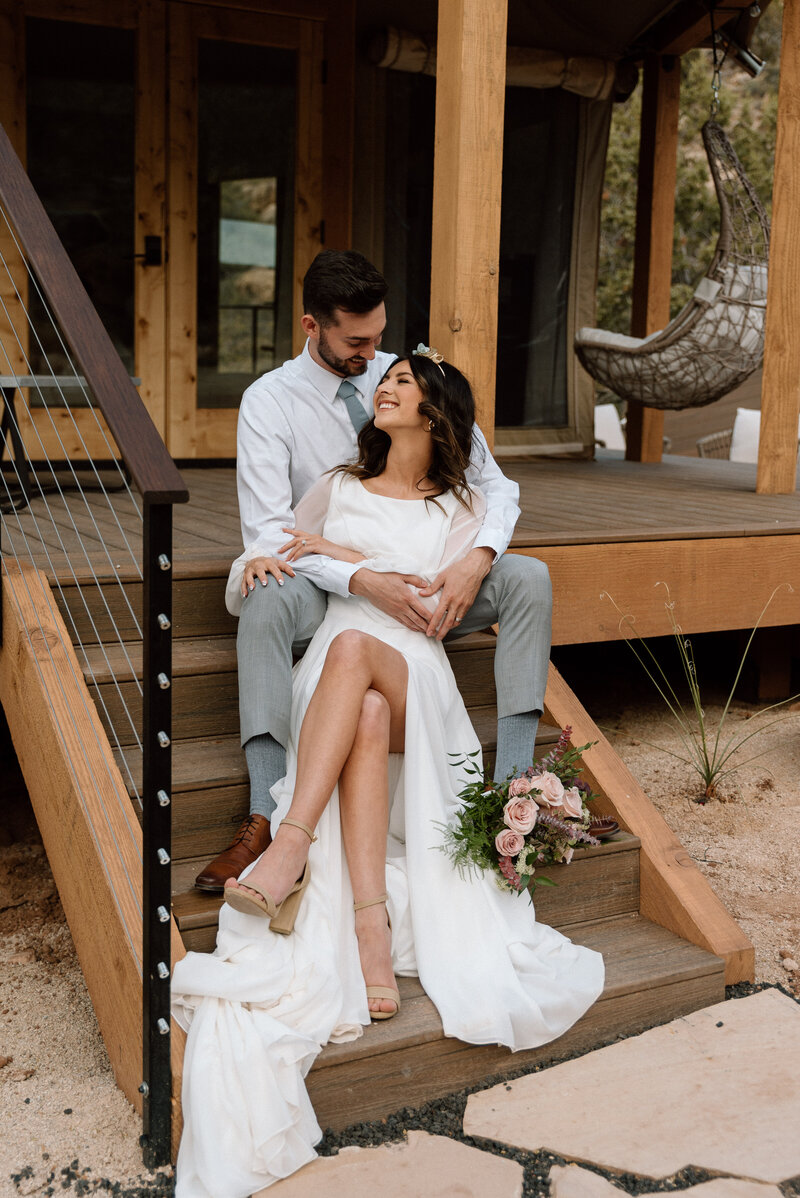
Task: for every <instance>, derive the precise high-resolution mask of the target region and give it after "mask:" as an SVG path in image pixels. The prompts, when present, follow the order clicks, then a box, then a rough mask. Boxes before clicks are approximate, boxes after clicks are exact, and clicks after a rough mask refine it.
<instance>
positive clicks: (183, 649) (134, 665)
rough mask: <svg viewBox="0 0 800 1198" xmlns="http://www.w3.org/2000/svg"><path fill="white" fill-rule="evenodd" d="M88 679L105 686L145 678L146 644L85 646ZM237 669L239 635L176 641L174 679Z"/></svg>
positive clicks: (82, 657)
mask: <svg viewBox="0 0 800 1198" xmlns="http://www.w3.org/2000/svg"><path fill="white" fill-rule="evenodd" d="M75 652H76V654H77V657H78V661H79V662H80V665H81V669H82V670H83V672H84V674H85V675H87V680H89V679H91V681H92V682H95V683H97V685H98V686H101V685H102V684H103V683H106V682H113V680H114V678H117V679H118V680H120V681H126V680H127V679H129V678H132V677H134V676H135V677H136V678H138V679H140V680H141V677H142V642H141V641H125V642H123V643H121V644H120V642H117V643H116V644H113V643H104V644H102V645H98V644H94V645H85V646H83V647H76V650H75ZM235 670H236V637H235V636H201V637H176V638H175V640H173V642H172V673H173V676H174V677H178V676H181V675H192V674H221V673H226V672H233V671H235Z"/></svg>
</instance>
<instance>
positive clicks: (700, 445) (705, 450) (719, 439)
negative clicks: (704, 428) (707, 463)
mask: <svg viewBox="0 0 800 1198" xmlns="http://www.w3.org/2000/svg"><path fill="white" fill-rule="evenodd" d="M732 438H733V429H732V428H724V429H722V431H721V432H719V433H706V435H705V437H700V439H699V440H698V441H697V442H696V445H697V456H698V457H701V458H729V457H730V456H731V440H732Z"/></svg>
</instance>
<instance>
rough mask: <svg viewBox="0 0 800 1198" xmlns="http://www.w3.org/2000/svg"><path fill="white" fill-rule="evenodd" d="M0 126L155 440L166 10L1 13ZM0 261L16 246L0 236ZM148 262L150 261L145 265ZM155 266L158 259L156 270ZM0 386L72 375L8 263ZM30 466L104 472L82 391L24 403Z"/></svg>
mask: <svg viewBox="0 0 800 1198" xmlns="http://www.w3.org/2000/svg"><path fill="white" fill-rule="evenodd" d="M0 18H2V20H3V26H4V30H3V31H4V34H5V35H7V36H4V37H3V38H0V42H2V43H3V44H4V46H5V49H6V50H7V51H8V56H7V57H6V55H4V54H3V51H2V50H0V120H2V122H3V125H4V126H5V128H6V129H7V131H8V132H9V133H10V135H11V138H12V141H13V143H14V145H15V148H16V150H17V153H18V154H19V155H20V157H21V158H22V159H23V161H24V162H26V165H27V169H28V172H29V174H30V176H31V179H32V181H33V183H34V186H35V187H36V188H37V190H38V191H39V194H40V198H41V199H42V200H43V203H44V205H45V208H46V210H47V211H48V214H49V215H50V218H51V220H53V223H54V224H55V226H56V229H57V231H58V232H59V235H60V236H61V238H62V241H64V243H65V245H66V247H67V251H68V253H70V256H71V257H72V258H73V261H74V263H75V265H76V267H77V269H78V273H79V274H80V276H81V278H82V281H83V282H84V285H85V286H86V288H87V290H88V291H89V293H90V295H91V297H92V300H93V302H94V303H95V306H96V307H97V309H98V311H99V312H100V315H101V319H103V322H104V324H105V326H106V328H107V330H108V331H109V333H110V335H111V337H112V340H113V341H114V343H115V345H116V347H117V349H118V351H119V353H120V356H121V357H122V359H123V361H124V362H125V364H126V366H127V367H128V369H129V371H130V373H131V375H132V376H134V377H136V376H140V377H141V378H142V384H141V387H140V393H141V395H142V398H143V399H144V401H145V404H146V405H147V407H148V409H149V411H150V414H151V416H152V417H153V420H154V422H155V424H156V426H157V428H158V429H159V431H160V432H161V433H162V435H163V434H164V432H165V429H166V423H165V412H166V408H165V387H164V382H165V348H166V340H165V330H166V322H165V300H164V297H165V273H164V269H163V265H162V264H154V265H145V257H144V251H145V245H146V242H145V238H149V239H151V240H150V241H149V242H148V243H147V244H148V245H150V247H151V250H152V249H153V247H159V248H161V247H163V244H164V232H165V217H166V208H165V202H164V196H165V158H164V149H165V147H164V135H163V122H164V95H165V86H166V75H165V67H166V61H165V47H166V41H165V38H166V33H165V10H164V4H163V0H80V2H76V3H73V4H71V5H64V4H63V3H62V2H61V0H24V3H22V4H19V3H18V2H15V0H0ZM0 240H2V242H3V245H2V249H3V250H4V251H5V250H6V249H7V248H8V247H9V245H10V246H11V250H12V252H11V257H12V259H13V258H14V257H15V255H14V253H13V241H12V240H11V235H10V231H9V230H8V229H7V228H6V227H4V228H3V229H2V230H1V231H0ZM153 257H154V255H153V254H152V253H151V258H153ZM161 262H162V263H163V255H162V256H161ZM15 276H16V277H15V279H14V282H13V284H12V283H11V282H9V284H8V288H7V290H9V289H10V290H11V291H12V294H11V303H10V305H8V306H7V307H6V308H5V309H4V321H3V328H2V329H0V333H2V342H3V346H4V347H8V346H13V352H12V353H11V355H9V354H8V352H7V351H6V355H5V356H6V357H7V358H8V361H4V362H3V363H2V369H0V373H9V372H13V373H14V374H17V375H20V374H22V375H31V374H33V375H35V376H38V377H42V378H44V377H46V376H47V375H48V374H49V373H50V372H52V373H55V374H56V375H70V374H72V373H73V364H72V362H71V359H70V355H69V354H68V353H67V351H66V349H65V347H64V346H63V344H62V342H61V339H60V335H59V332H58V330H57V329H56V328H55V327H54V325H53V323H52V321H51V320H50V318H49V316H48V313H47V312H46V310H45V308H44V306H43V304H42V303H41V301H40V300H39V298H38V296H37V289H36V287H35V286H33V285H30V283H29V281H28V280H27V279H25V277H24V268H23V267H22V265H21V261H20V260H19V258H18V257H17V258H16V265H15ZM25 399H26V405H27V407H28V410H29V414H28V413H27V412H25V413H22V412H21V413H20V416H21V426H22V433H23V437H24V440H25V444H26V448H27V452H28V454H29V455H30V457H31V458H32V459H34V460H36V459H42V458H44V457H49V458H51V459H64V458H70V459H81V458H85V457H87V456H92V457H94V458H101V459H102V458H109V457H111V456H112V455H113V454H114V453H115V452H116V447H115V445H114V442H113V439H112V438H111V436H110V434H109V432H108V430H107V427H106V425H105V422H104V421H103V419H102V417H100V416H99V414H97V413H96V412H95V411H94V410H92V409H91V408H90V407H88V406H87V404H86V401H85V399H84V397H83V396H82V395H81V392H80V391H79V390H75V389H65V390H64V393H63V395H60V394H59V393H58V391H57V390H55V389H54V388H47V387H45V388H42V389H41V391H39V392H38V393H37V392H36V391H34V389H32V388H31V389H29V390H28V391H26V392H25Z"/></svg>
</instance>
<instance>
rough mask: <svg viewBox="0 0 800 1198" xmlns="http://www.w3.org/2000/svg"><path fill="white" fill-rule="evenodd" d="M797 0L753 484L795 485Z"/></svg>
mask: <svg viewBox="0 0 800 1198" xmlns="http://www.w3.org/2000/svg"><path fill="white" fill-rule="evenodd" d="M798 56H800V3H798V0H785V3H784V6H783V35H782V41H781V74H780V86H779V89H778V136H777V144H776V146H775V174H774V181H773V187H772V236H771V239H770V251H769V278H768V283H767V327H766V336H765V344H764V375H763V379H762V383H761V438H760V441H759V446H758V473H757V476H756V491H758V492H759V493H760V494H762V495H788V494H791V493H792V492H793V491H794V489H795V477H796V471H797V420H798V414H800V340H798V337H797V322H798V320H799V319H800V295H799V294H798V287H797V280H798V276H799V275H800V123H798V114H800V61H799V59H798Z"/></svg>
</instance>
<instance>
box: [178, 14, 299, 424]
mask: <svg viewBox="0 0 800 1198" xmlns="http://www.w3.org/2000/svg"><path fill="white" fill-rule="evenodd" d="M296 71H297V57H296V54H295V52H294V51H293V50H278V49H275V48H273V47H269V46H252V45H246V44H244V43H240V42H224V41H213V40H211V39H205V38H201V40H200V44H199V48H198V77H199V88H198V113H197V116H198V122H197V129H198V151H199V154H198V185H197V186H198V190H197V203H198V237H197V268H198V272H197V403H198V406H199V407H201V408H235V407H238V405H239V401H240V399H241V397H242V391H243V390H244V388H245V387H247V386H248V385H249V384H250V383H251V382H252V381H253V379H254V378H256V377H257V376H258V375H259V374H263V373H264V371H265V370H271V369H272V368H273V367H274V366H277V365H280V363H281V362H283V361H285V359H286V358H289V357H291V338H292V324H291V322H292V288H293V277H292V276H293V270H292V265H293V241H294V146H295V110H296Z"/></svg>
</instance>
